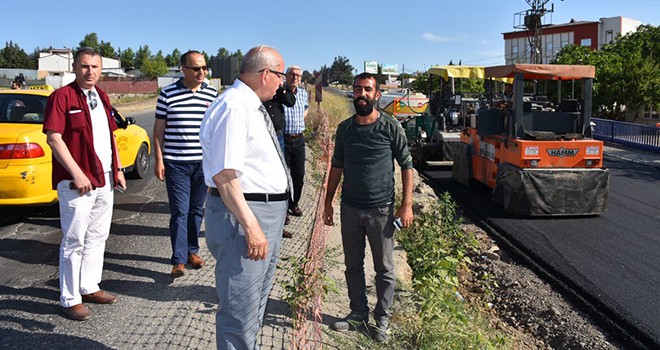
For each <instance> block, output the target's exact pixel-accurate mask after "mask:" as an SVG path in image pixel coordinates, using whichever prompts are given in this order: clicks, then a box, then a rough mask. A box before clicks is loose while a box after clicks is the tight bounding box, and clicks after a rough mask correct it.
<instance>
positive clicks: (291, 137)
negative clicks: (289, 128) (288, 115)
mask: <svg viewBox="0 0 660 350" xmlns="http://www.w3.org/2000/svg"><path fill="white" fill-rule="evenodd" d="M302 136H303V134H302V133H300V134H284V138H285V139H289V140H295V139H297V138H299V137H302Z"/></svg>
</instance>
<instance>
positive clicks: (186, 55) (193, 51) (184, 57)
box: [181, 50, 204, 67]
mask: <svg viewBox="0 0 660 350" xmlns="http://www.w3.org/2000/svg"><path fill="white" fill-rule="evenodd" d="M194 53H196V54H198V55H202V56H204V55H203V54H202V53H201V52H199V51H197V50H190V51H188V52H186V53H184V54H183V55H181V66H182V67H183V66H185V65H186V63H188V56H190V55H192V54H194Z"/></svg>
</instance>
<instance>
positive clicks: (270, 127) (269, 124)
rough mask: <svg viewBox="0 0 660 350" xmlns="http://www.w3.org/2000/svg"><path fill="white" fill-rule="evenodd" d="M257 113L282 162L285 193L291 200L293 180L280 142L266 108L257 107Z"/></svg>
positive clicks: (262, 106)
mask: <svg viewBox="0 0 660 350" xmlns="http://www.w3.org/2000/svg"><path fill="white" fill-rule="evenodd" d="M259 112H261V114H262V115H263V117H264V123H266V129H268V133H269V134H270V139H271V140H272V141H273V145H275V149H276V150H277V155H278V156H280V161H281V162H282V167H284V172H285V173H286V182H287V184H286V185H287V192H288V193H289V198H293V180H291V174H290V173H289V167H288V166H287V165H286V160H284V154H283V153H282V149H281V148H280V142H279V141H278V140H277V135H275V128H274V127H273V121H272V120H270V116H269V115H268V112H267V111H266V107H264V105H261V106H259Z"/></svg>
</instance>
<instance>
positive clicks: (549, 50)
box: [545, 41, 553, 56]
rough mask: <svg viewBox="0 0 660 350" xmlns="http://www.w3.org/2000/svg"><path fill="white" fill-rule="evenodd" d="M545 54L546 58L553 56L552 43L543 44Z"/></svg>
mask: <svg viewBox="0 0 660 350" xmlns="http://www.w3.org/2000/svg"><path fill="white" fill-rule="evenodd" d="M545 54H546V55H548V56H550V55H552V54H553V52H552V41H548V42H547V43H545Z"/></svg>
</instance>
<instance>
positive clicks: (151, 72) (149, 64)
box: [140, 51, 168, 78]
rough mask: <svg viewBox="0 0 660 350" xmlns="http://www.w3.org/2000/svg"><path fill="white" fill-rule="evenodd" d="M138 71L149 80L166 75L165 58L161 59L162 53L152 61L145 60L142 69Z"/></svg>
mask: <svg viewBox="0 0 660 350" xmlns="http://www.w3.org/2000/svg"><path fill="white" fill-rule="evenodd" d="M159 52H160V51H159ZM140 71H142V74H144V75H146V76H148V77H151V78H156V77H160V76H162V75H165V74H167V71H168V69H167V63H166V62H165V58H164V57H163V54H162V52H161V53H160V56H158V54H156V56H154V58H153V59H147V60H145V61H144V62H143V63H142V68H140Z"/></svg>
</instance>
